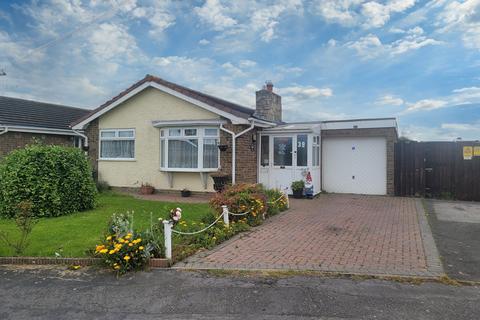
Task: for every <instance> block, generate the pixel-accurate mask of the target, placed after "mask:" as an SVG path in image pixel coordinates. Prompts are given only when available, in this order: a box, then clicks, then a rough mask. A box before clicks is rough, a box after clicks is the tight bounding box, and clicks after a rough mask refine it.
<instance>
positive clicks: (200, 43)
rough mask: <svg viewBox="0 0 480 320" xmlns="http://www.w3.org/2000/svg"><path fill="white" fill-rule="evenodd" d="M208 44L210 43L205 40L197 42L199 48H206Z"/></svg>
mask: <svg viewBox="0 0 480 320" xmlns="http://www.w3.org/2000/svg"><path fill="white" fill-rule="evenodd" d="M209 43H210V41H209V40H207V39H200V41H198V44H199V45H201V46H206V45H207V44H209Z"/></svg>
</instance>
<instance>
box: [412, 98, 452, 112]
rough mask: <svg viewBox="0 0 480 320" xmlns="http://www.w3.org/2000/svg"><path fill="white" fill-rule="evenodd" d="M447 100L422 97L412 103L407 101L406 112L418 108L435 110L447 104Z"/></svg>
mask: <svg viewBox="0 0 480 320" xmlns="http://www.w3.org/2000/svg"><path fill="white" fill-rule="evenodd" d="M447 104H448V102H447V101H445V100H435V99H423V100H419V101H417V102H414V103H407V106H408V108H407V110H406V111H407V112H413V111H419V110H427V111H429V110H435V109H439V108H443V107H445V106H447Z"/></svg>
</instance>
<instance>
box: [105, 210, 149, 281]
mask: <svg viewBox="0 0 480 320" xmlns="http://www.w3.org/2000/svg"><path fill="white" fill-rule="evenodd" d="M131 217H132V216H129V215H124V214H120V215H117V214H114V215H113V216H112V219H111V220H110V223H109V226H108V232H107V234H106V235H105V238H104V240H103V241H102V243H101V244H99V245H97V246H96V247H95V255H96V256H99V257H101V258H102V261H103V263H104V264H105V265H106V266H108V267H109V268H111V269H112V270H114V271H116V272H117V273H118V274H124V273H126V272H128V271H133V270H138V269H141V268H143V267H145V265H146V264H147V262H148V259H149V258H150V251H149V247H148V243H147V242H146V241H145V240H144V239H142V237H141V234H139V233H136V232H135V231H133V230H132V227H133V221H132V218H131Z"/></svg>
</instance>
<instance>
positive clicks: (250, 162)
mask: <svg viewBox="0 0 480 320" xmlns="http://www.w3.org/2000/svg"><path fill="white" fill-rule="evenodd" d="M248 127H249V126H245V125H231V124H228V125H225V128H226V129H228V130H230V131H233V132H235V133H239V132H240V131H243V130H245V129H247V128H248ZM256 135H257V130H256V129H252V130H250V131H248V132H247V133H245V134H243V135H241V136H240V137H238V138H237V145H236V171H237V174H236V182H237V183H242V182H245V183H257V146H256V143H253V142H252V141H253V136H256ZM220 144H226V145H228V149H227V150H226V151H220V166H221V168H222V169H221V171H222V172H223V173H226V174H229V175H231V174H232V136H231V135H230V134H228V133H226V132H224V131H221V133H220ZM252 145H253V149H252Z"/></svg>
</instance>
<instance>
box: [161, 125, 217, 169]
mask: <svg viewBox="0 0 480 320" xmlns="http://www.w3.org/2000/svg"><path fill="white" fill-rule="evenodd" d="M192 129H194V130H196V135H195V136H191V135H185V131H186V130H192ZM206 129H215V130H216V131H217V134H216V135H206V134H205V131H206ZM170 130H180V135H179V136H175V135H172V136H170ZM159 135H160V159H159V160H160V163H159V166H160V171H169V172H214V171H218V170H219V169H220V151H217V167H216V168H204V167H203V163H204V161H203V160H204V158H203V155H204V148H205V145H204V141H205V140H212V139H215V140H216V143H217V146H218V144H219V143H220V128H219V127H212V126H182V127H164V128H160V133H159ZM194 139H195V140H197V142H198V152H197V157H198V158H197V167H196V168H172V167H170V166H169V163H168V144H169V140H194ZM162 144H163V150H162ZM162 163H163V166H162Z"/></svg>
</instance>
